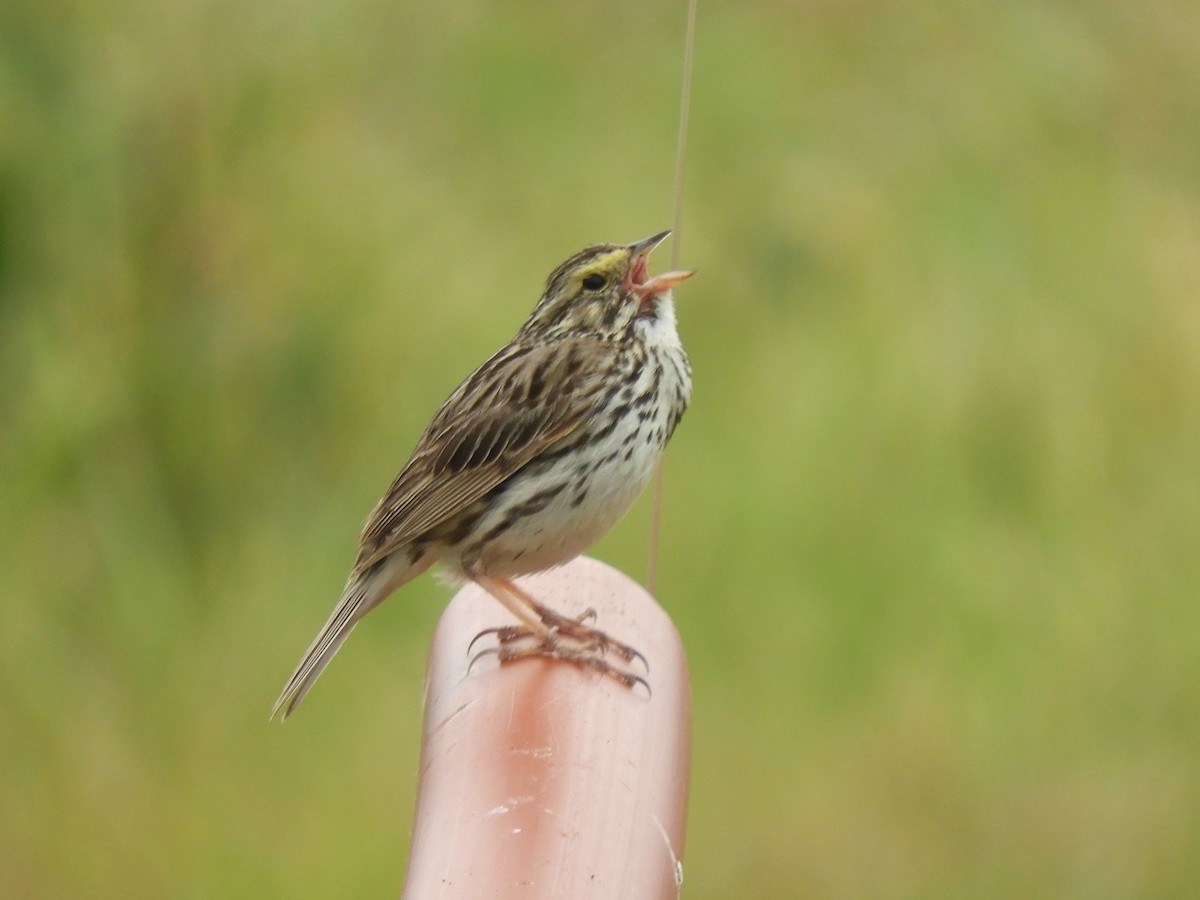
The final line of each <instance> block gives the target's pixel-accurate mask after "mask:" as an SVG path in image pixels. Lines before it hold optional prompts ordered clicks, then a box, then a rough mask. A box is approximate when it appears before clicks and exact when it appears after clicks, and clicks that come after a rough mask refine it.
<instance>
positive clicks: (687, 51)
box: [646, 0, 699, 594]
mask: <svg viewBox="0 0 1200 900" xmlns="http://www.w3.org/2000/svg"><path fill="white" fill-rule="evenodd" d="M698 5H699V0H688V12H687V29H686V32H685V36H684V40H683V88H682V90H681V92H680V97H679V133H678V136H677V137H676V140H675V208H674V210H673V213H672V216H671V268H672V269H678V268H679V248H680V244H681V237H682V234H683V174H684V163H685V162H686V160H687V135H688V115H689V113H690V112H691V108H692V59H693V57H694V56H695V50H696V7H697V6H698ZM662 499H663V472H662V466H661V465H660V466H659V467H658V471H657V472H655V473H654V486H653V488H651V501H650V550H649V562H648V564H647V567H646V590H648V591H649V592H650V593H651V594H653V593H654V584H655V582H656V581H657V579H658V535H659V531H660V530H661V528H662Z"/></svg>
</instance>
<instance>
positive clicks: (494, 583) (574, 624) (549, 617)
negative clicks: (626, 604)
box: [468, 575, 650, 690]
mask: <svg viewBox="0 0 1200 900" xmlns="http://www.w3.org/2000/svg"><path fill="white" fill-rule="evenodd" d="M473 578H474V581H475V583H476V584H478V585H479V586H480V587H482V588H483V589H484V590H485V591H487V592H488V593H489V594H491V595H492V596H493V597H495V598H496V599H497V600H498V601H499V602H500V603H501V604H503V605H504V607H505V608H506V609H507V610H508V611H509V612H511V613H512V614H513V615H514V616H516V617H517V618H518V619H520V620H521V622H522V623H523V624H521V625H503V626H500V627H497V628H487V629H484V630H483V631H481V632H479V634H477V635H475V637H474V638H473V639H472V640H471V644H470V647H474V646H475V642H476V641H478V640H479V639H480V638H481V637H484V636H485V635H489V634H494V635H495V636H496V641H497V645H496V647H494V648H488V649H486V650H483V651H480V652H479V653H477V654H476V655H475V656H474V657H472V659H471V662H472V663H474V661H475V660H476V659H478V658H479V657H480V656H485V655H490V654H495V656H496V658H497V659H498V660H499V661H500V662H501V663H505V662H512V661H514V660H518V659H525V658H526V657H530V656H548V657H552V658H554V659H561V660H564V661H565V662H570V663H574V664H575V665H581V666H588V667H590V668H593V669H596V670H597V671H599V672H602V673H604V674H606V675H609V676H611V677H613V678H615V679H617V680H618V681H620V682H622V683H623V684H624V685H626V687H632V686H633V685H635V684H638V683H641V684H643V685H646V688H647V690H648V689H649V685H648V684H646V680H645V679H644V678H642V677H640V676H638V675H633V674H631V673H628V672H624V671H622V670H620V669H618V668H616V667H614V666H613V665H612V664H611V663H609V662H608V661H606V660H605V659H604V656H605V655H606V654H608V653H610V652H611V653H613V654H615V655H616V656H619V657H620V658H621V659H622V660H624V661H625V662H632V661H633V660H635V659H640V660H641V661H642V664H643V665H644V666H646V669H647V670H649V668H650V666H649V663H647V662H646V657H645V656H643V655H642V654H641V653H639V652H638V651H637V650H635V649H634V648H633V647H630V646H629V645H628V644H623V643H621V642H620V641H617V640H615V639H613V638H611V637H609V636H608V635H607V634H606V633H604V632H603V631H600V630H599V629H597V628H593V627H591V626H590V625H588V624H586V623H588V622H591V621H595V618H596V611H595V610H594V609H586V610H584V611H583V613H581V614H580V615H579V616H577V617H575V618H571V617H568V616H564V615H562V614H561V613H557V612H555V611H554V610H552V609H550V608H549V607H548V606H545V605H543V604H541V603H539V602H538V601H537V600H535V599H534V598H533V597H531V596H530V595H529V594H528V593H527V592H526V591H524V590H523V589H521V588H520V587H518V586H517V585H516V584H515V583H513V581H511V580H510V579H507V578H491V577H488V576H479V575H477V576H473ZM530 639H532V640H530ZM470 647H468V652H470Z"/></svg>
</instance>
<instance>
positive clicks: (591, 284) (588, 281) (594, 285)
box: [583, 272, 605, 291]
mask: <svg viewBox="0 0 1200 900" xmlns="http://www.w3.org/2000/svg"><path fill="white" fill-rule="evenodd" d="M604 284H605V281H604V276H603V275H597V274H595V273H594V272H593V273H592V274H591V275H588V276H587V277H586V278H584V279H583V286H584V287H585V288H587V289H588V290H589V291H598V290H600V289H601V288H602V287H604Z"/></svg>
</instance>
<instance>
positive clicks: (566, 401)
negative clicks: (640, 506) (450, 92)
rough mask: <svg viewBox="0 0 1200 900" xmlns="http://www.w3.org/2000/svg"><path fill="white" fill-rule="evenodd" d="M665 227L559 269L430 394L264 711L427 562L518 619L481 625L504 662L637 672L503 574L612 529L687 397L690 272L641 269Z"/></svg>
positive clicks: (287, 695) (295, 697)
mask: <svg viewBox="0 0 1200 900" xmlns="http://www.w3.org/2000/svg"><path fill="white" fill-rule="evenodd" d="M669 233H670V232H667V231H664V232H663V233H662V234H656V235H655V236H654V237H651V238H647V239H646V240H643V241H636V242H635V243H632V244H597V245H595V246H592V247H588V248H587V249H585V250H581V251H580V252H579V253H576V254H575V255H574V256H572V257H571V258H570V259H568V260H567V261H566V262H564V263H563V264H562V265H560V266H559V267H558V268H557V269H555V270H554V271H553V272H551V273H550V277H549V278H548V279H547V281H546V288H545V290H544V291H543V292H542V297H541V299H540V300H539V301H538V303H537V306H535V307H534V310H533V312H532V313H531V314H530V316H529V319H528V321H526V322H525V324H524V325H523V326H521V330H520V331H518V332H517V334H516V337H514V338H513V339H512V340H511V341H510V342H509V343H508V344H506V345H505V346H504V347H503V348H501V349H500V351H499V352H498V353H496V354H495V355H494V356H492V358H491V359H489V360H488V361H487V362H485V363H484V364H483V365H481V366H480V367H479V368H478V369H476V370H475V371H474V372H472V373H471V375H470V376H468V377H467V379H466V381H464V382H463V383H462V384H461V385H459V386H458V388H457V389H456V390H455V391H454V393H453V394H451V395H450V399H448V400H447V401H446V402H445V403H444V404H442V408H441V409H439V410H438V412H437V414H436V415H435V416H434V417H433V421H431V422H430V423H429V426H428V427H427V428H426V429H425V433H424V434H422V435H421V439H420V440H419V441H418V442H417V447H416V449H415V450H414V451H413V454H412V458H411V459H409V461H408V463H407V464H406V465H405V466H404V468H403V469H402V470H401V471H400V474H399V475H398V476H396V480H395V481H394V482H392V486H391V487H390V488H389V489H388V491H387V493H386V494H385V495H384V497H383V499H382V500H380V501H379V503H378V504H377V505H376V506H375V509H374V510H373V511H372V512H371V515H370V517H369V518H368V519H367V523H366V525H365V526H364V528H363V533H362V537H361V540H360V545H359V552H358V560H357V562H355V564H354V568H353V569H352V570H351V572H350V578H349V580H348V581H347V583H346V589H345V591H344V592H343V594H342V597H341V599H340V600H339V601H338V604H337V606H336V607H334V610H333V613H332V614H331V615H330V617H329V620H328V621H327V622H326V623H325V625H324V626H323V627H322V628H321V631H320V633H319V634H318V635H317V637H316V639H315V640H314V641H313V642H312V645H311V646H310V647H309V648H308V651H307V652H306V653H305V654H304V658H303V659H302V660H301V661H300V664H299V665H298V666H297V667H296V671H295V672H294V673H293V674H292V677H291V678H289V679H288V682H287V685H286V686H285V687H284V689H283V693H281V694H280V695H279V699H278V700H276V701H275V707H274V709H273V710H272V712H271V715H272V717H274V716H275V715H277V714H279V713H282V714H283V718H287V716H288V715H290V714H291V712H292V710H294V709H295V708H296V705H297V704H298V703H299V702H300V701H301V700H302V699H303V698H304V695H305V694H306V693H308V690H309V688H311V687H312V685H313V682H315V681H316V680H317V678H318V676H320V674H321V672H322V671H323V670H324V669H325V666H327V665H328V664H329V661H330V660H331V659H332V658H333V655H334V654H335V653H336V652H337V650H338V648H339V647H340V646H341V645H342V642H343V641H344V640H345V639H346V638H347V636H348V635H349V634H350V632H351V631H352V630H353V629H354V626H355V625H356V624H357V623H358V620H359V619H361V618H362V617H363V616H365V615H366V614H367V613H368V612H370V611H371V610H372V609H374V608H375V607H376V606H378V605H379V604H380V603H382V602H383V601H384V600H385V599H386V598H387V597H388V596H389V595H390V594H391V593H392V592H393V591H395V590H396V589H397V588H398V587H400V586H401V585H402V584H405V583H406V582H408V581H411V580H412V579H413V578H415V577H417V576H418V575H419V574H421V573H422V572H424V571H425V570H426V569H427V568H429V567H430V566H431V565H433V564H434V563H435V562H438V563H440V564H441V565H442V566H443V567H445V568H446V570H448V572H449V574H450V575H451V576H452V577H454V578H455V579H458V580H471V581H474V582H475V583H476V584H478V585H479V586H480V587H482V588H483V589H484V590H486V591H487V592H488V593H489V594H491V595H492V596H493V597H495V598H496V599H497V600H498V601H500V603H502V604H503V605H504V606H505V607H506V608H507V609H508V610H509V611H510V612H511V613H512V614H513V615H514V616H516V618H517V619H518V621H519V622H520V623H521V624H520V625H519V626H510V627H504V628H498V629H492V632H494V633H495V634H496V635H497V636H498V640H499V646H498V647H497V649H496V650H495V651H494V652H495V653H496V655H497V656H498V657H499V659H500V660H501V661H502V662H505V661H509V660H513V659H518V658H521V657H524V656H534V655H537V656H550V657H555V658H558V659H563V660H567V661H569V662H574V663H579V664H583V665H589V666H592V667H594V668H597V669H600V670H601V671H604V672H608V673H610V674H613V675H615V676H616V677H617V678H619V679H621V680H623V681H624V682H625V683H626V684H633V683H634V682H636V681H641V679H640V678H638V677H637V676H633V675H628V674H625V673H623V672H620V671H619V670H617V669H615V668H614V667H612V666H610V665H609V664H608V663H607V662H605V661H604V658H603V657H604V654H605V653H606V652H609V651H612V652H614V653H616V654H617V655H619V656H620V657H622V658H623V659H624V660H625V661H627V662H628V661H630V660H632V659H633V658H634V657H635V656H639V655H640V654H638V653H637V651H635V650H633V648H631V647H629V646H627V645H625V644H622V643H620V642H618V641H615V640H613V639H611V638H609V637H608V636H607V635H606V634H605V633H604V632H602V631H598V630H596V629H595V628H592V627H591V626H590V625H589V624H588V622H589V619H590V615H591V614H590V613H585V614H584V615H583V616H581V617H579V618H567V617H565V616H562V615H560V614H558V613H556V612H554V611H553V610H551V609H549V608H547V607H545V606H543V605H542V604H540V603H538V602H537V600H535V599H534V598H533V597H531V596H529V594H528V593H526V592H525V591H524V590H522V589H521V587H520V586H519V585H517V584H515V583H514V582H513V578H515V577H516V576H518V575H524V574H528V573H530V572H538V571H541V570H543V569H549V568H552V567H554V566H557V565H560V564H562V563H565V562H567V561H568V560H570V559H573V558H574V557H575V556H578V555H579V554H580V553H582V552H583V551H584V550H586V549H587V548H588V547H589V546H591V545H592V544H593V543H595V542H596V541H597V540H599V539H600V537H601V536H602V535H604V534H605V532H607V531H608V530H609V529H610V528H611V527H612V526H613V525H614V524H616V522H617V520H618V519H620V518H621V517H622V516H623V515H624V514H625V513H626V512H627V511H628V509H629V507H630V506H632V505H633V501H634V500H635V499H636V498H637V496H638V494H639V493H641V491H642V489H643V488H644V487H645V486H646V483H647V481H648V480H649V479H650V476H651V474H652V473H653V472H654V469H655V467H656V465H657V464H658V461H659V458H660V457H661V456H662V452H663V448H664V447H665V446H666V444H667V441H668V440H669V439H670V437H671V434H672V432H674V430H675V426H676V425H677V424H679V419H680V417H681V416H682V415H683V412H684V410H685V409H686V408H687V405H688V400H689V399H690V397H691V393H692V370H691V365H690V364H689V363H688V358H687V354H685V353H684V351H683V346H682V344H681V343H680V341H679V335H678V333H677V332H676V330H675V308H674V303H673V299H672V295H671V289H672V288H673V287H674V286H675V285H676V284H678V283H679V282H681V281H683V280H684V279H685V278H688V277H689V276H691V275H692V273H691V272H667V273H665V274H663V275H657V276H655V277H650V276H649V275H648V273H647V271H646V261H647V259H648V257H649V255H650V251H652V250H653V249H654V248H655V247H657V246H658V245H659V244H660V243H662V241H663V240H664V239H665V238H666V237H667V235H668V234H669ZM485 633H486V632H485Z"/></svg>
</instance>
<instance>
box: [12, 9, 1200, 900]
mask: <svg viewBox="0 0 1200 900" xmlns="http://www.w3.org/2000/svg"><path fill="white" fill-rule="evenodd" d="M684 21H685V9H684V4H683V3H682V2H679V3H671V4H645V3H632V2H597V3H590V4H586V5H583V4H558V3H546V2H543V3H536V4H511V3H510V4H502V3H487V2H470V0H468V2H459V3H454V4H445V5H435V4H426V5H415V4H414V5H410V4H401V3H395V2H392V3H385V2H378V0H350V2H343V3H334V2H330V0H309V2H294V0H288V2H281V0H256V2H251V3H245V2H239V3H234V2H227V0H216V2H213V0H209V2H200V0H173V2H167V3H161V4H143V3H127V2H119V0H112V2H91V3H88V2H83V0H48V2H47V0H39V2H37V3H35V2H32V0H13V2H9V3H6V4H5V5H4V7H3V11H2V12H0V471H2V473H3V477H2V479H0V513H2V515H0V753H2V761H0V848H2V849H0V859H2V861H0V894H3V895H4V896H6V897H104V896H130V897H266V896H278V897H314V898H315V897H335V896H343V897H388V896H395V895H396V893H397V891H398V889H399V885H400V883H401V878H402V873H403V868H404V858H405V853H406V852H407V841H408V834H409V829H410V824H411V813H412V805H413V794H414V787H415V773H416V768H417V752H418V741H419V728H420V713H421V691H422V673H423V666H424V656H425V651H426V647H427V643H428V640H429V636H430V633H431V631H432V629H433V626H434V623H435V622H436V619H437V616H438V615H439V613H440V610H441V608H442V606H443V605H444V603H445V601H446V599H447V596H448V591H447V590H446V589H445V588H443V587H441V586H439V585H438V584H437V583H436V582H435V581H434V580H433V579H430V578H423V579H421V580H420V581H419V582H416V583H414V584H413V585H410V586H409V587H408V588H406V589H405V590H404V592H403V593H402V594H400V595H398V596H397V597H396V598H394V599H393V600H392V601H391V602H390V603H389V604H388V605H387V606H385V607H384V609H383V610H382V611H381V612H379V613H377V614H376V615H375V616H372V617H371V619H370V620H369V622H368V624H367V625H366V626H364V627H363V628H362V629H360V630H359V631H358V632H357V633H356V634H355V636H354V638H353V639H352V640H351V642H350V649H349V652H347V653H345V654H344V655H343V656H341V657H339V658H338V660H337V662H336V663H335V664H334V665H333V666H332V667H331V669H330V670H329V673H328V674H327V676H326V677H325V679H324V680H323V681H322V683H321V685H320V687H319V688H318V689H317V690H316V691H315V692H314V694H313V695H312V697H311V698H310V700H309V701H308V703H306V704H305V707H304V708H303V709H302V710H301V712H300V714H299V715H298V716H297V717H296V718H295V719H294V720H292V721H291V722H289V723H288V724H287V725H286V726H284V727H280V726H277V725H268V724H267V721H266V715H267V711H268V709H269V708H270V705H271V702H272V700H273V699H274V698H275V695H276V692H277V690H278V689H279V687H280V686H281V684H282V681H283V679H284V677H285V676H286V675H287V674H288V672H289V671H290V670H291V667H292V665H293V664H294V663H295V661H296V659H297V657H298V655H299V653H300V651H301V650H302V649H303V648H304V647H305V646H306V645H307V643H308V641H309V640H310V638H311V637H312V635H313V633H314V632H315V630H316V628H317V626H318V625H319V624H320V623H321V622H322V621H323V620H324V618H325V615H326V614H327V612H328V610H329V608H330V607H331V605H332V603H333V602H334V600H335V598H336V596H337V594H338V592H339V590H340V588H341V586H342V581H343V578H344V576H345V571H346V568H347V566H348V564H349V563H350V561H351V560H352V557H353V554H354V549H355V538H356V536H357V529H358V527H359V525H360V523H361V522H362V519H363V517H364V516H365V515H366V513H367V512H368V510H369V509H370V507H371V506H372V504H373V503H374V502H375V500H376V499H377V497H378V495H379V493H380V492H381V491H382V490H383V489H384V487H385V486H386V485H387V483H388V482H389V481H390V479H391V478H392V476H393V474H394V473H395V471H396V469H397V468H398V467H399V465H400V464H401V463H402V462H403V461H404V459H405V458H406V455H407V453H408V451H409V449H410V448H411V446H412V443H413V442H414V441H415V439H416V436H417V434H418V433H419V431H420V429H421V428H422V427H423V425H424V423H425V422H426V420H427V418H428V417H429V415H430V414H431V413H432V411H433V410H434V409H435V408H436V407H437V405H438V404H439V403H440V402H441V400H442V399H443V398H444V397H445V395H446V394H447V393H448V392H449V390H450V389H451V388H452V387H453V386H454V385H455V384H456V383H457V382H458V380H459V379H460V378H461V377H462V376H463V375H465V374H466V372H467V371H469V369H470V368H471V367H473V366H474V365H475V364H476V363H477V362H479V361H480V360H481V359H483V358H484V357H485V356H486V355H487V354H488V353H490V352H491V351H492V350H493V349H495V348H496V347H497V346H499V345H500V344H501V343H502V342H503V341H505V340H506V339H507V338H508V337H509V336H510V335H511V333H512V332H513V331H514V330H515V329H516V328H517V326H518V325H519V324H520V323H521V321H522V320H523V318H524V316H525V315H526V313H527V312H528V310H529V309H530V308H531V307H532V304H533V302H534V300H535V299H536V295H537V292H538V290H539V288H540V286H541V284H542V280H543V279H544V277H545V275H546V273H547V272H549V270H550V269H551V268H552V267H553V266H554V265H556V264H557V263H558V262H559V261H560V260H561V259H563V258H565V257H566V256H567V255H569V254H570V253H572V252H573V251H575V250H577V249H578V248H580V247H582V246H583V245H585V244H588V243H592V242H594V241H604V240H632V239H634V238H638V237H643V236H645V235H647V234H651V233H653V232H655V231H657V230H659V229H662V228H666V227H668V226H669V224H670V211H671V204H672V198H671V188H672V185H671V176H672V170H673V154H674V142H675V126H676V120H677V116H678V91H679V80H680V77H679V76H680V62H681V57H682V40H683V36H682V32H683V25H684ZM682 249H683V262H684V263H685V264H686V265H688V266H690V267H694V268H696V269H698V270H699V272H700V275H699V276H698V277H697V278H695V279H694V280H693V281H691V282H689V283H688V284H687V285H686V286H685V287H684V288H682V289H681V291H680V302H679V307H680V308H679V313H680V321H681V329H682V332H683V336H684V340H685V342H686V344H687V346H688V348H689V350H690V352H691V356H692V360H693V363H694V365H695V369H696V387H695V400H694V403H693V406H692V409H691V411H690V412H689V414H688V416H687V417H686V418H685V420H684V422H683V425H682V427H681V428H680V430H679V432H678V434H677V435H676V438H675V441H674V443H673V446H672V450H671V453H670V454H669V457H668V459H669V462H668V467H667V473H666V497H665V508H664V532H663V539H662V557H661V562H660V577H659V586H658V594H659V597H660V599H661V601H662V602H663V603H664V605H665V606H666V607H667V608H668V609H669V610H670V611H671V612H672V614H673V616H674V618H675V620H676V622H677V624H678V625H679V628H680V630H681V632H682V633H683V636H684V640H685V642H686V645H687V647H688V650H689V656H690V661H691V665H692V668H693V679H694V691H695V709H694V716H695V735H694V737H695V747H694V761H693V790H692V802H691V815H690V830H689V836H688V847H687V864H686V884H685V890H684V893H685V896H686V897H689V898H692V900H700V898H727V897H736V898H793V897H816V898H863V897H872V898H943V897H944V898H962V897H971V898H993V897H995V898H999V897H1012V898H1017V897H1020V898H1064V897H1072V898H1075V897H1087V898H1129V897H1153V898H1159V897H1185V896H1194V892H1195V889H1196V888H1195V885H1196V884H1197V883H1198V881H1200V852H1197V850H1198V848H1200V603H1198V602H1197V601H1198V599H1200V6H1198V5H1197V4H1196V3H1195V2H1194V0H1148V2H1144V3H1136V4H1135V3H1129V2H1125V0H1044V2H1031V0H1016V2H999V0H997V2H992V3H970V2H951V0H915V2H912V3H906V4H895V3H885V2H879V0H875V2H871V0H863V2H819V3H791V2H782V0H776V2H769V3H760V4H737V3H732V2H721V3H718V2H708V0H702V2H701V4H700V10H699V32H698V37H697V47H696V72H695V87H694V106H693V111H692V133H691V143H690V157H689V160H688V178H687V192H686V203H685V220H684V231H683V235H682ZM665 262H666V258H665V257H664V258H663V259H662V260H660V262H659V266H660V269H661V266H662V265H664V264H665ZM648 518H649V516H648V510H647V507H646V505H645V503H644V502H643V504H642V505H640V506H639V508H638V509H637V510H636V511H635V512H634V513H633V514H632V515H631V516H630V518H629V519H628V520H627V521H626V522H625V523H624V524H623V525H622V526H621V527H620V528H619V529H617V531H616V532H614V533H613V534H612V535H611V536H610V537H609V538H607V539H606V540H605V541H604V542H603V543H602V544H601V545H599V546H598V547H597V548H596V550H595V551H594V555H596V556H598V557H600V558H602V559H605V560H607V561H609V562H612V563H614V564H616V565H618V566H620V567H622V568H623V569H625V570H626V571H628V572H630V573H631V574H633V575H635V576H637V577H640V576H641V575H642V574H643V573H644V572H645V565H646V561H645V557H646V534H647V522H648Z"/></svg>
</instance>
